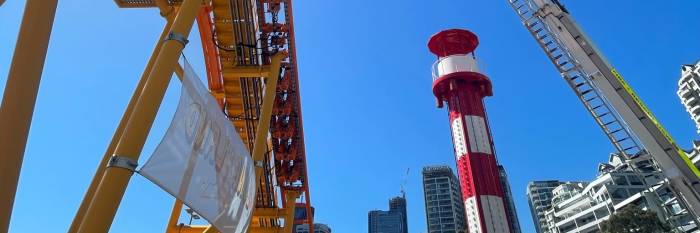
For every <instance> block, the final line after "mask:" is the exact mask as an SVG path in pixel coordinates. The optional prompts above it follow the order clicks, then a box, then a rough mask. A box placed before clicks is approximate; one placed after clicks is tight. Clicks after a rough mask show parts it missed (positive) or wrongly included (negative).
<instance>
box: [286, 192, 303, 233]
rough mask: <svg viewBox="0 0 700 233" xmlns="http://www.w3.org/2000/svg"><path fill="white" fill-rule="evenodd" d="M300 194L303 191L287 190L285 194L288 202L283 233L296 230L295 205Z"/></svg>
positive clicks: (290, 232)
mask: <svg viewBox="0 0 700 233" xmlns="http://www.w3.org/2000/svg"><path fill="white" fill-rule="evenodd" d="M299 195H301V193H300V192H298V191H287V192H286V195H285V196H286V201H287V203H285V205H284V206H285V207H286V208H285V210H286V215H285V216H284V229H282V232H283V233H292V231H293V230H294V229H293V227H294V206H295V204H296V202H297V198H298V197H299Z"/></svg>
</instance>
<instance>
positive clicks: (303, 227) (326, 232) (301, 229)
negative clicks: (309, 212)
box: [294, 223, 332, 233]
mask: <svg viewBox="0 0 700 233" xmlns="http://www.w3.org/2000/svg"><path fill="white" fill-rule="evenodd" d="M331 232H332V231H331V228H330V227H329V226H328V225H326V224H323V223H314V232H313V233H331ZM294 233H310V232H309V224H300V225H297V226H296V227H295V228H294Z"/></svg>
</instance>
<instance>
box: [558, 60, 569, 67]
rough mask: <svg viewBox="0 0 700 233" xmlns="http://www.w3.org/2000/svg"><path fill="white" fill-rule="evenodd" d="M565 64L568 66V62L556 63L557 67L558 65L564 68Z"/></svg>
mask: <svg viewBox="0 0 700 233" xmlns="http://www.w3.org/2000/svg"><path fill="white" fill-rule="evenodd" d="M566 64H569V62H568V61H565V62H562V63H557V65H559V66H564V65H566Z"/></svg>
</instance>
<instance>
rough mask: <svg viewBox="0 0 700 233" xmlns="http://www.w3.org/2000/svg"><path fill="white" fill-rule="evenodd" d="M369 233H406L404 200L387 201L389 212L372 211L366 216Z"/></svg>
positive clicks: (401, 198)
mask: <svg viewBox="0 0 700 233" xmlns="http://www.w3.org/2000/svg"><path fill="white" fill-rule="evenodd" d="M367 217H368V221H367V222H368V224H367V227H368V232H369V233H408V221H407V215H406V198H404V197H394V198H392V199H391V200H389V210H388V211H384V210H372V211H370V212H369V214H368V216H367Z"/></svg>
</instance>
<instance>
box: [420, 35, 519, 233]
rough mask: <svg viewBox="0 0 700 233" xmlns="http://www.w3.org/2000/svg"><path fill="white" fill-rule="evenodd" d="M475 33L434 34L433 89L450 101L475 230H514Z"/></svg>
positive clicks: (462, 179)
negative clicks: (476, 56) (489, 120)
mask: <svg viewBox="0 0 700 233" xmlns="http://www.w3.org/2000/svg"><path fill="white" fill-rule="evenodd" d="M478 44H479V40H478V38H477V37H476V35H474V33H472V32H470V31H467V30H461V29H450V30H445V31H442V32H439V33H438V34H435V35H434V36H433V37H431V38H430V41H429V42H428V48H430V51H431V52H432V53H434V54H435V55H437V56H438V61H437V62H435V65H434V66H433V94H435V97H437V105H438V108H442V106H443V102H445V101H446V102H447V106H448V109H449V116H450V126H451V128H452V141H453V143H454V150H455V156H456V160H457V170H458V173H459V181H460V185H461V186H462V196H463V198H464V206H465V211H466V216H467V226H468V229H469V232H470V233H510V232H511V227H510V225H509V221H508V217H507V216H506V209H505V202H504V199H505V198H504V195H503V189H502V187H501V182H500V178H499V176H498V167H497V164H496V155H495V153H494V151H495V150H494V148H493V141H492V139H491V132H490V130H489V125H488V121H487V119H486V111H485V110H484V102H483V99H484V97H486V96H491V95H492V91H491V81H490V80H489V78H488V77H486V76H485V75H483V74H481V73H479V70H478V67H477V64H476V58H475V56H474V49H476V47H477V45H478Z"/></svg>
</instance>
